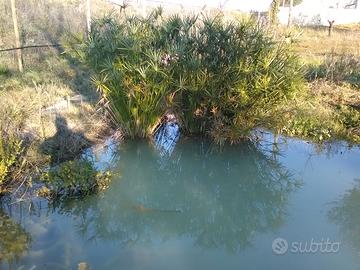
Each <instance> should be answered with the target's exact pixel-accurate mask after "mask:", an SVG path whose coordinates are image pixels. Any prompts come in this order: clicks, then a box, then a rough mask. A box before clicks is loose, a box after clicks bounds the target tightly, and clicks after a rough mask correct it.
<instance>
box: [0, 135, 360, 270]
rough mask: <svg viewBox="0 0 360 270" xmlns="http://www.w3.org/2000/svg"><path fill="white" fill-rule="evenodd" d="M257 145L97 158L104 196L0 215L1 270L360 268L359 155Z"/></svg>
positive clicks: (189, 142) (184, 147) (182, 146)
mask: <svg viewBox="0 0 360 270" xmlns="http://www.w3.org/2000/svg"><path fill="white" fill-rule="evenodd" d="M268 139H269V141H271V138H270V137H269V138H268ZM265 141H266V138H265ZM265 141H263V143H261V145H258V144H253V143H241V144H239V145H236V146H225V147H223V148H222V149H221V151H219V149H217V148H216V147H214V146H212V145H211V144H209V143H208V142H207V141H202V140H196V139H181V140H180V141H179V142H178V144H177V145H176V147H175V150H174V152H173V153H172V155H171V157H164V156H163V157H162V156H160V155H159V154H158V153H157V152H156V150H155V149H154V147H153V146H152V145H150V144H149V143H147V142H126V143H123V144H121V145H120V146H116V147H115V148H116V149H115V150H114V149H112V148H111V147H110V149H108V152H106V151H105V152H103V153H101V152H100V153H99V152H97V153H96V154H95V156H94V159H95V161H96V162H97V166H99V167H107V166H109V167H110V168H111V170H112V171H113V173H114V179H113V181H112V183H111V186H110V188H109V189H108V190H106V191H105V192H103V193H101V194H98V195H94V196H90V197H88V198H86V199H83V200H77V201H69V202H66V203H62V204H59V205H57V206H55V207H49V206H48V205H47V203H46V202H45V201H36V202H33V203H32V205H31V206H30V205H29V203H22V204H19V203H13V204H11V205H6V204H5V205H4V206H3V210H1V211H0V230H3V232H4V230H8V233H5V234H4V233H1V232H0V235H1V237H2V238H1V239H0V269H77V267H78V264H79V263H80V262H86V263H87V264H88V265H89V266H90V269H114V270H115V269H139V270H142V269H144V270H145V269H146V270H147V269H154V270H155V269H156V270H160V269H167V270H168V269H181V270H183V269H189V270H190V269H197V270H199V269H206V270H211V269H214V270H215V269H220V270H222V269H237V270H239V269H276V270H279V269H299V270H300V269H301V270H303V269H327V270H329V269H337V270H338V269H343V270H352V269H360V149H359V147H353V148H351V149H349V148H347V147H345V146H342V145H340V144H332V145H330V146H329V147H327V148H326V149H323V150H322V151H319V150H317V148H316V147H315V146H313V145H311V144H309V143H306V142H304V141H301V140H292V139H291V140H287V141H286V142H285V141H284V140H283V139H282V140H280V143H279V149H278V151H277V153H274V152H272V150H274V148H273V146H272V145H271V143H270V142H268V143H267V142H265ZM113 147H114V146H113ZM112 151H114V152H112ZM109 153H113V154H111V155H110V154H109ZM279 238H281V239H279ZM1 258H2V259H1Z"/></svg>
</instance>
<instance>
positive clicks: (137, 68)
mask: <svg viewBox="0 0 360 270" xmlns="http://www.w3.org/2000/svg"><path fill="white" fill-rule="evenodd" d="M286 46H287V45H286V44H283V43H275V42H274V41H273V40H272V39H271V38H270V37H268V35H267V34H266V33H265V32H264V31H262V30H259V29H257V27H256V26H255V25H254V24H252V23H251V22H245V21H231V22H225V21H224V20H223V19H222V18H221V17H220V16H217V17H215V18H207V17H203V18H198V17H185V18H183V19H182V18H180V17H179V16H178V15H174V16H172V17H169V18H163V17H162V14H161V10H155V11H154V12H153V13H151V14H150V15H149V16H148V17H146V18H140V17H136V16H133V17H127V18H125V19H123V20H122V21H116V20H115V19H113V18H111V17H105V18H103V19H100V20H96V21H94V22H93V24H92V31H91V34H90V36H89V38H88V40H86V41H84V42H83V43H82V44H81V45H80V46H77V47H75V52H76V53H77V55H78V56H79V57H80V58H81V59H82V60H83V61H84V62H85V63H87V64H88V65H89V66H91V68H92V69H93V70H94V72H95V74H96V75H95V76H94V79H93V81H94V83H95V84H96V86H97V88H98V89H99V90H100V91H101V92H102V94H103V97H104V101H105V104H106V105H107V106H108V108H109V110H110V112H111V114H112V116H113V117H114V119H115V120H116V121H117V123H119V124H120V125H121V126H122V128H123V129H124V131H125V132H126V133H127V134H128V135H129V136H130V137H145V136H148V135H149V134H150V133H151V131H152V128H153V127H154V125H155V124H156V123H157V122H158V120H159V119H160V118H161V116H162V115H163V114H164V113H166V112H167V111H169V110H171V111H173V112H175V114H176V115H177V117H178V118H179V119H180V121H181V123H182V128H183V131H185V132H187V133H190V134H194V133H200V134H210V135H212V136H214V137H216V134H218V133H220V134H222V136H225V137H235V138H238V137H243V136H247V135H248V134H249V131H250V130H251V129H252V128H253V127H255V126H256V125H257V124H258V123H259V121H258V120H259V119H257V116H258V115H259V110H268V109H271V107H272V106H273V104H275V103H277V102H278V101H280V100H283V99H286V98H290V97H291V96H292V94H293V93H294V92H295V91H296V90H297V89H298V88H301V87H302V85H303V83H302V82H303V80H302V71H301V68H300V66H299V64H298V60H297V58H296V57H295V56H294V55H292V54H291V53H290V52H289V50H288V48H287V47H286ZM234 134H235V135H234Z"/></svg>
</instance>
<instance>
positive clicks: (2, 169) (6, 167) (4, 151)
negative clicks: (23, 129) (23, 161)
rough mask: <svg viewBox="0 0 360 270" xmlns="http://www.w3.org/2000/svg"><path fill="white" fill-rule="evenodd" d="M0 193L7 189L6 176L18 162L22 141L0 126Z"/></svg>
mask: <svg viewBox="0 0 360 270" xmlns="http://www.w3.org/2000/svg"><path fill="white" fill-rule="evenodd" d="M0 128H1V129H0V134H1V137H0V195H1V194H2V193H4V192H5V191H6V190H7V184H8V176H9V175H10V173H11V171H12V169H13V167H14V166H15V165H16V164H17V163H18V162H19V160H18V157H19V155H20V154H21V153H22V149H23V148H22V142H21V140H20V139H18V138H17V137H15V136H13V135H10V134H8V133H6V131H5V130H3V129H2V127H1V126H0Z"/></svg>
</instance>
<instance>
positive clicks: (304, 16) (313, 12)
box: [279, 6, 360, 25]
mask: <svg viewBox="0 0 360 270" xmlns="http://www.w3.org/2000/svg"><path fill="white" fill-rule="evenodd" d="M288 17H289V9H288V8H283V7H282V8H280V12H279V21H280V23H282V24H287V22H288ZM292 18H293V20H292V21H293V23H295V24H300V25H307V24H311V25H329V23H328V20H331V21H332V20H335V24H348V23H360V9H359V8H358V9H343V8H339V9H336V8H324V7H321V6H320V7H319V8H317V7H312V6H296V7H294V8H293V10H292Z"/></svg>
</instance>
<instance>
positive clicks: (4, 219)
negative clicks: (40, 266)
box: [0, 208, 31, 268]
mask: <svg viewBox="0 0 360 270" xmlns="http://www.w3.org/2000/svg"><path fill="white" fill-rule="evenodd" d="M30 242H31V237H30V234H29V233H28V232H26V231H25V230H24V229H23V227H22V226H21V225H19V224H18V223H16V222H14V221H13V220H12V219H11V218H10V216H9V215H7V214H5V213H4V212H3V211H2V209H1V208H0V268H1V263H2V261H4V263H6V262H7V263H8V266H9V268H11V265H13V264H14V262H16V261H17V260H19V259H20V258H21V257H22V256H23V255H24V254H25V253H26V252H27V251H28V248H29V246H30Z"/></svg>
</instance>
